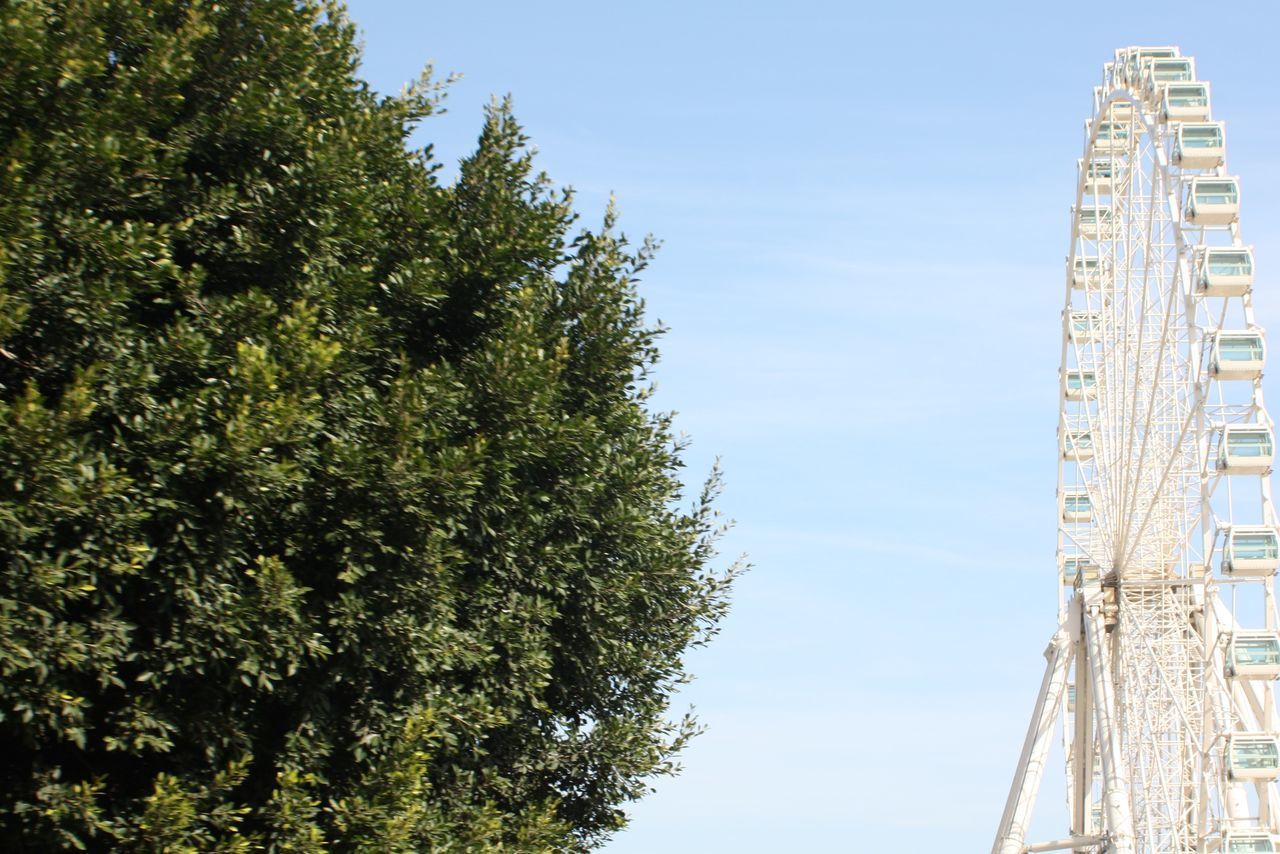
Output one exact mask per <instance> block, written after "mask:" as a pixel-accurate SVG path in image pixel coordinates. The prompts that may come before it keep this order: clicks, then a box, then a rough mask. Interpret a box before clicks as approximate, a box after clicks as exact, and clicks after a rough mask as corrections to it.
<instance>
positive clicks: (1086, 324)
mask: <svg viewBox="0 0 1280 854" xmlns="http://www.w3.org/2000/svg"><path fill="white" fill-rule="evenodd" d="M1099 326H1100V323H1099V321H1098V316H1097V315H1096V314H1072V315H1071V330H1072V331H1073V332H1086V333H1087V332H1097V331H1098V328H1099Z"/></svg>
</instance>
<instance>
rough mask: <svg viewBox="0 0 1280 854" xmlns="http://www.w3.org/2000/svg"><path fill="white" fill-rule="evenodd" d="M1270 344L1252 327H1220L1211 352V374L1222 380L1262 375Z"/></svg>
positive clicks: (1250, 378) (1214, 337)
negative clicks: (1230, 328)
mask: <svg viewBox="0 0 1280 854" xmlns="http://www.w3.org/2000/svg"><path fill="white" fill-rule="evenodd" d="M1266 358H1267V345H1266V342H1265V341H1264V340H1263V337H1262V333H1261V332H1258V331H1253V330H1248V329H1244V330H1239V331H1228V330H1225V329H1224V330H1220V331H1219V332H1218V334H1217V335H1214V336H1213V345H1212V346H1211V348H1210V351H1209V375H1210V376H1212V377H1214V378H1215V379H1219V380H1252V379H1257V378H1258V377H1260V376H1262V366H1263V363H1264V362H1265V360H1266Z"/></svg>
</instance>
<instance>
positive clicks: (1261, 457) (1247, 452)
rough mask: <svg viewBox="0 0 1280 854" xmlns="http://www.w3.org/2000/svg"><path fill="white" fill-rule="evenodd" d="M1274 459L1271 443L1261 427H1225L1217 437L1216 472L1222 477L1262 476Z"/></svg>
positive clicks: (1269, 429)
mask: <svg viewBox="0 0 1280 854" xmlns="http://www.w3.org/2000/svg"><path fill="white" fill-rule="evenodd" d="M1274 459H1275V441H1274V439H1273V437H1272V435H1271V428H1270V427H1268V426H1267V425H1265V424H1227V425H1225V426H1224V427H1223V428H1222V430H1221V432H1220V433H1219V434H1218V470H1219V471H1221V472H1225V473H1226V474H1266V473H1267V472H1269V471H1270V470H1271V463H1272V462H1273V461H1274Z"/></svg>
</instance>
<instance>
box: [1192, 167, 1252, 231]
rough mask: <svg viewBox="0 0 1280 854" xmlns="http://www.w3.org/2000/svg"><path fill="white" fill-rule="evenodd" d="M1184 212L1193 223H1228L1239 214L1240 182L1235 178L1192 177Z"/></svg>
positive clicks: (1234, 219) (1233, 220)
mask: <svg viewBox="0 0 1280 854" xmlns="http://www.w3.org/2000/svg"><path fill="white" fill-rule="evenodd" d="M1186 212H1187V221H1188V222H1190V223H1192V224H1193V225H1230V224H1231V223H1233V222H1235V221H1236V220H1237V219H1238V218H1239V216H1240V182H1239V181H1237V180H1236V179H1235V178H1214V177H1205V178H1192V179H1191V188H1190V190H1188V191H1187V208H1186Z"/></svg>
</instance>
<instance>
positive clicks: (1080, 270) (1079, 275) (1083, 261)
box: [1071, 258, 1099, 290]
mask: <svg viewBox="0 0 1280 854" xmlns="http://www.w3.org/2000/svg"><path fill="white" fill-rule="evenodd" d="M1098 269H1099V267H1098V259H1097V258H1076V260H1075V267H1074V268H1073V269H1072V271H1071V286H1072V287H1073V288H1076V289H1078V290H1083V289H1084V288H1085V286H1086V285H1090V284H1097V282H1098Z"/></svg>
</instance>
